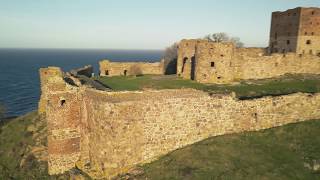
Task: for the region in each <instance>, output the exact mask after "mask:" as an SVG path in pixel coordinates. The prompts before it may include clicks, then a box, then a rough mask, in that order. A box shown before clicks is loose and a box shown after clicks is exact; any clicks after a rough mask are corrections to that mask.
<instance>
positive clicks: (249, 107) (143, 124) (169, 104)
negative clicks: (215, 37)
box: [39, 44, 320, 178]
mask: <svg viewBox="0 0 320 180" xmlns="http://www.w3.org/2000/svg"><path fill="white" fill-rule="evenodd" d="M225 46H226V48H227V47H229V46H230V45H229V44H225ZM230 48H231V46H230ZM229 51H230V52H231V50H228V49H227V50H226V51H225V52H229ZM226 56H227V57H226V58H228V55H226ZM63 75H64V74H63V72H61V70H60V69H59V68H55V67H49V68H43V69H41V70H40V76H41V90H42V95H41V100H40V107H41V108H39V112H41V113H45V114H46V119H47V124H48V149H49V167H48V168H49V173H50V174H58V173H62V172H64V171H68V170H69V169H71V168H72V167H75V166H77V167H78V168H80V169H82V170H83V171H85V172H87V173H88V174H89V175H90V176H92V177H94V178H102V177H106V178H111V177H114V176H116V175H118V174H120V173H125V172H127V171H128V170H130V169H131V168H134V167H135V166H136V165H139V164H143V163H147V162H150V161H152V160H155V159H157V158H158V157H160V156H162V155H165V154H166V153H168V152H171V151H173V150H175V149H178V148H181V147H184V146H186V145H189V144H192V143H195V142H198V141H201V140H203V139H206V138H209V137H212V136H218V135H223V134H230V133H237V132H244V131H257V130H261V129H267V128H272V127H277V126H281V125H284V124H288V123H295V122H299V121H306V120H311V119H319V118H320V94H304V93H296V94H291V95H285V96H278V97H264V98H259V99H252V100H238V99H236V98H235V97H234V96H233V95H231V94H208V93H206V92H202V91H198V90H194V89H181V90H159V91H158V90H148V91H135V92H106V91H99V90H96V89H93V88H90V87H87V86H72V85H70V84H68V83H66V82H65V81H64V80H63Z"/></svg>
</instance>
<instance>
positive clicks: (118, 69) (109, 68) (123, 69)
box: [99, 60, 164, 76]
mask: <svg viewBox="0 0 320 180" xmlns="http://www.w3.org/2000/svg"><path fill="white" fill-rule="evenodd" d="M99 66H100V76H130V75H142V74H163V73H164V70H163V66H164V65H163V61H161V62H154V63H147V62H111V61H109V60H102V61H100V62H99Z"/></svg>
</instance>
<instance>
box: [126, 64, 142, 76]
mask: <svg viewBox="0 0 320 180" xmlns="http://www.w3.org/2000/svg"><path fill="white" fill-rule="evenodd" d="M129 74H130V75H134V76H141V75H142V74H143V73H142V70H141V68H140V67H139V66H138V65H133V66H131V67H130V69H129Z"/></svg>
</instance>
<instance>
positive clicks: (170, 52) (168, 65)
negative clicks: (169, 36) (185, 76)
mask: <svg viewBox="0 0 320 180" xmlns="http://www.w3.org/2000/svg"><path fill="white" fill-rule="evenodd" d="M163 59H164V74H176V72H177V67H176V66H177V59H178V43H174V44H172V45H171V46H169V47H167V48H166V49H165V51H164V57H163Z"/></svg>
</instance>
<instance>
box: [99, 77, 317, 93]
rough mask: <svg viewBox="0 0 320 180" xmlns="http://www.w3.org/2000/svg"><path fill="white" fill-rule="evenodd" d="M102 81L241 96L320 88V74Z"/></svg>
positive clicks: (121, 85) (113, 84) (112, 84)
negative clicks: (227, 80) (230, 80)
mask: <svg viewBox="0 0 320 180" xmlns="http://www.w3.org/2000/svg"><path fill="white" fill-rule="evenodd" d="M98 80H99V81H100V82H102V83H103V84H105V85H106V86H108V87H110V88H111V89H113V90H116V91H123V90H128V91H133V90H141V89H144V88H153V89H177V88H178V89H179V88H194V89H199V90H204V91H208V92H214V93H226V92H232V91H233V92H235V93H236V94H237V96H238V97H240V98H252V97H260V96H265V95H281V94H290V93H294V92H308V93H315V92H320V76H286V77H282V78H278V79H269V80H260V81H250V82H242V83H240V84H236V85H214V84H208V85H205V84H200V83H196V82H194V81H191V80H184V79H181V78H177V77H175V76H152V75H145V76H140V77H134V76H131V77H126V76H115V77H100V78H99V79H98Z"/></svg>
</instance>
